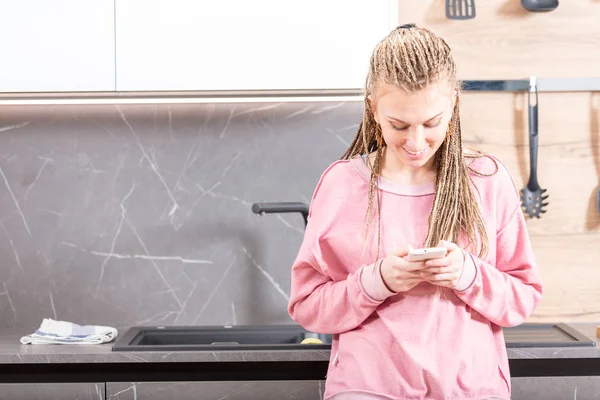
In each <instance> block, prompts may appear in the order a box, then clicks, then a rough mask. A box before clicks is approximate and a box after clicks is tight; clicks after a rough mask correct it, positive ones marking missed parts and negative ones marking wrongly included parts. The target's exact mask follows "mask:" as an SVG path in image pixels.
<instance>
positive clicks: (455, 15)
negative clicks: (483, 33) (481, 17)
mask: <svg viewBox="0 0 600 400" xmlns="http://www.w3.org/2000/svg"><path fill="white" fill-rule="evenodd" d="M446 18H448V19H472V18H475V0H446Z"/></svg>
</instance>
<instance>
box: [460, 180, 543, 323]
mask: <svg viewBox="0 0 600 400" xmlns="http://www.w3.org/2000/svg"><path fill="white" fill-rule="evenodd" d="M507 184H508V185H510V184H514V183H512V181H510V182H507ZM506 187H507V186H505V188H506ZM504 192H505V193H514V192H513V191H512V190H505V191H504ZM503 203H504V204H503V206H502V207H500V211H499V214H500V215H499V217H500V219H501V220H503V221H506V222H504V224H503V225H501V228H500V229H499V231H498V232H497V233H496V257H495V262H494V265H491V264H490V263H488V262H486V261H484V260H481V259H480V258H478V257H476V256H474V255H473V254H470V253H467V255H466V259H465V267H464V271H463V278H464V279H463V278H461V279H460V280H459V284H458V285H457V287H456V288H455V293H456V295H457V296H458V297H459V298H460V299H462V300H463V301H464V302H465V303H466V304H468V305H469V306H470V307H471V308H473V309H474V310H475V311H477V312H478V313H480V314H481V315H483V316H484V317H486V318H487V319H488V320H490V321H491V322H493V323H494V324H496V325H499V326H502V327H512V326H516V325H519V324H521V323H523V322H524V321H525V320H526V319H527V318H528V317H529V316H530V315H531V314H532V313H533V311H534V310H535V309H536V308H537V306H538V304H539V303H540V300H541V297H542V283H541V279H540V275H539V271H538V267H537V264H536V261H535V256H534V253H533V249H532V246H531V242H530V238H529V234H528V232H527V225H526V222H525V217H524V216H523V213H522V211H521V207H520V203H519V199H518V195H516V196H510V195H509V196H508V199H506V198H505V199H504V202H503ZM501 215H503V216H504V218H502V217H501ZM492 262H493V261H492Z"/></svg>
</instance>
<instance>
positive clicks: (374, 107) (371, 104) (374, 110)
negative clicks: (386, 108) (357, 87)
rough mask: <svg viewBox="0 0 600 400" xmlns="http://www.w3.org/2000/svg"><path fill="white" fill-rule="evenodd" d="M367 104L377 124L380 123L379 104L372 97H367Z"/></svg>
mask: <svg viewBox="0 0 600 400" xmlns="http://www.w3.org/2000/svg"><path fill="white" fill-rule="evenodd" d="M367 103H368V104H369V111H370V112H371V114H372V115H373V119H375V122H377V123H379V119H378V118H377V104H376V103H375V100H374V99H373V96H372V95H368V96H367Z"/></svg>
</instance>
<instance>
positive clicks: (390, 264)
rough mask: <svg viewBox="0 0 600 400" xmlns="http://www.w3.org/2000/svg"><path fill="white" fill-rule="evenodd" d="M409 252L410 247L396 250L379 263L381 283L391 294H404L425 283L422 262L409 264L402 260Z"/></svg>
mask: <svg viewBox="0 0 600 400" xmlns="http://www.w3.org/2000/svg"><path fill="white" fill-rule="evenodd" d="M409 251H410V246H404V247H401V248H399V249H396V250H394V251H392V252H391V253H390V255H389V256H387V257H386V258H384V259H383V261H382V263H381V266H380V271H381V277H382V278H383V283H385V285H386V286H387V288H388V289H389V290H391V291H392V292H395V293H400V292H406V291H408V290H410V289H412V288H414V287H415V286H417V285H418V284H419V283H421V282H424V281H425V279H424V278H423V270H424V269H425V264H424V262H423V261H417V262H409V261H406V260H405V259H404V258H402V257H405V256H406V255H408V252H409Z"/></svg>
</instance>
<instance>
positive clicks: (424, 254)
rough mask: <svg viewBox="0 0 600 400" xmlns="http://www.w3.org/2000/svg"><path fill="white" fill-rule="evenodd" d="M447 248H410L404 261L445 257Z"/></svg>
mask: <svg viewBox="0 0 600 400" xmlns="http://www.w3.org/2000/svg"><path fill="white" fill-rule="evenodd" d="M447 252H448V249H446V248H445V247H427V248H424V249H412V250H411V251H410V252H409V253H408V255H407V256H406V261H425V260H431V259H434V258H442V257H446V253H447Z"/></svg>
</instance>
